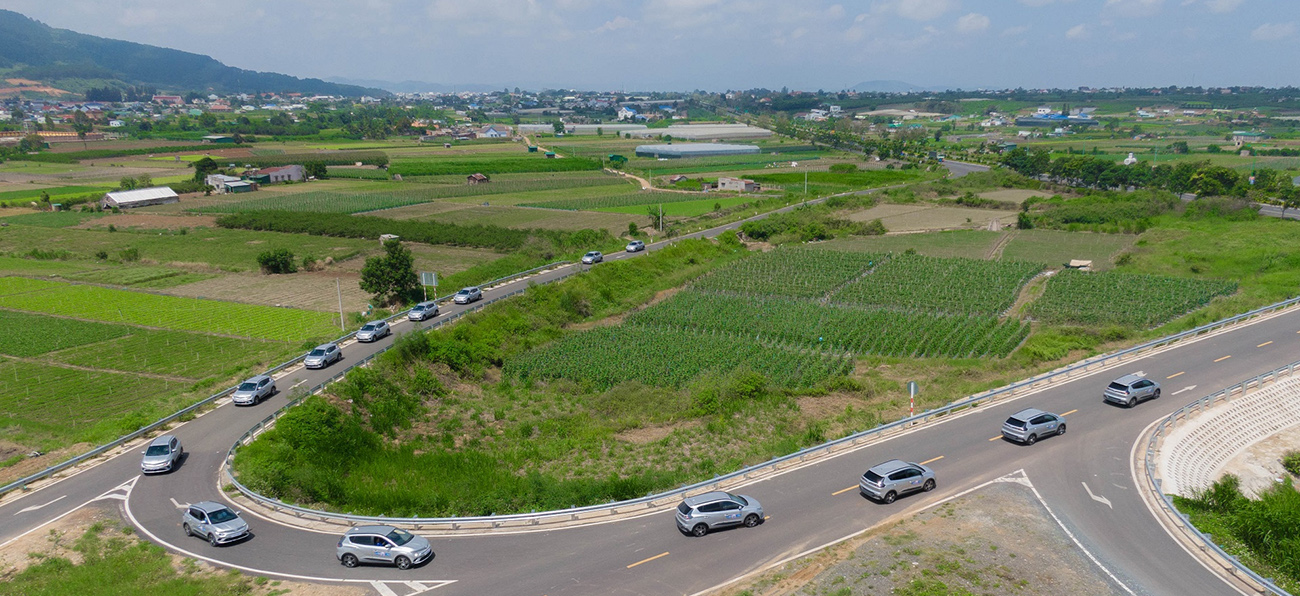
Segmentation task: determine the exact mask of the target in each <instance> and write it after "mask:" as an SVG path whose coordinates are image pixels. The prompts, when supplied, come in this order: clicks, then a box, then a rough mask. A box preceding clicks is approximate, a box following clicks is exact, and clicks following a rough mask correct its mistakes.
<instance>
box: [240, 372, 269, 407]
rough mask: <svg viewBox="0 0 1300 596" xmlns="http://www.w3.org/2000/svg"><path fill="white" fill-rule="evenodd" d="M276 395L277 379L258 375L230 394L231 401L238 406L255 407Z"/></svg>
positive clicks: (241, 384)
mask: <svg viewBox="0 0 1300 596" xmlns="http://www.w3.org/2000/svg"><path fill="white" fill-rule="evenodd" d="M272 395H275V379H272V378H271V377H269V376H267V375H257V376H256V377H253V378H251V379H249V380H247V381H244V382H243V383H240V384H239V387H236V388H235V392H234V393H232V394H230V401H233V402H235V405H237V406H255V405H257V404H258V403H259V402H261V401H262V400H264V399H266V398H268V397H271V396H272Z"/></svg>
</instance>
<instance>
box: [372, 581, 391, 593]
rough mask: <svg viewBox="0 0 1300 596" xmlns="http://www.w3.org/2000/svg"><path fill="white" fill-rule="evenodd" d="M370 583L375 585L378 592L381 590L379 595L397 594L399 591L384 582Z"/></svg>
mask: <svg viewBox="0 0 1300 596" xmlns="http://www.w3.org/2000/svg"><path fill="white" fill-rule="evenodd" d="M370 585H371V586H374V588H375V591H376V592H379V596H397V592H394V591H393V589H392V588H390V587H388V584H386V583H384V582H370Z"/></svg>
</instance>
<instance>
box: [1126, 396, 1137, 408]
mask: <svg viewBox="0 0 1300 596" xmlns="http://www.w3.org/2000/svg"><path fill="white" fill-rule="evenodd" d="M1136 405H1138V400H1137V398H1136V397H1130V398H1128V407H1130V408H1131V407H1133V406H1136Z"/></svg>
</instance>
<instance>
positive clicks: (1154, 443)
mask: <svg viewBox="0 0 1300 596" xmlns="http://www.w3.org/2000/svg"><path fill="white" fill-rule="evenodd" d="M1298 370H1300V361H1296V362H1292V363H1291V364H1288V365H1286V366H1284V367H1282V368H1279V369H1277V370H1271V371H1269V372H1266V373H1264V374H1262V375H1257V376H1254V377H1251V378H1249V379H1246V380H1245V381H1242V382H1240V383H1237V384H1236V385H1233V386H1231V387H1227V388H1225V389H1221V390H1219V391H1216V392H1214V393H1211V394H1210V395H1207V396H1205V397H1203V398H1201V399H1198V400H1196V401H1194V402H1192V403H1190V404H1187V405H1185V406H1183V407H1181V408H1179V409H1178V410H1177V411H1175V412H1174V413H1172V414H1170V415H1169V416H1168V417H1166V418H1165V419H1164V420H1161V421H1160V423H1159V424H1157V425H1156V427H1155V429H1154V430H1153V431H1152V432H1151V438H1150V439H1148V440H1147V450H1146V455H1145V456H1144V457H1145V460H1144V461H1145V464H1146V472H1147V474H1146V476H1147V483H1148V485H1149V486H1148V488H1149V489H1150V490H1151V491H1152V492H1154V493H1155V494H1156V496H1158V497H1160V507H1161V508H1162V509H1164V510H1165V514H1166V515H1168V516H1169V517H1170V518H1171V519H1174V520H1177V521H1178V523H1177V524H1175V525H1177V526H1178V529H1179V530H1181V531H1182V533H1183V535H1184V536H1186V537H1188V538H1190V539H1191V540H1192V541H1193V542H1195V543H1196V544H1197V546H1198V547H1199V548H1200V549H1201V552H1206V551H1210V552H1213V553H1214V554H1215V555H1217V557H1218V558H1219V559H1220V561H1222V562H1223V564H1224V567H1225V568H1226V569H1227V570H1228V571H1229V572H1231V573H1232V574H1233V575H1237V576H1241V575H1244V576H1246V577H1248V578H1250V579H1251V580H1252V581H1254V582H1255V583H1257V584H1259V585H1260V586H1261V587H1262V589H1260V592H1261V593H1262V592H1263V591H1264V590H1268V591H1269V592H1272V593H1273V594H1275V595H1277V596H1291V594H1290V592H1287V591H1286V590H1284V589H1282V588H1281V587H1279V586H1278V585H1277V584H1275V583H1273V581H1272V580H1270V579H1267V578H1265V577H1263V576H1261V575H1259V574H1258V573H1255V572H1254V571H1252V570H1251V569H1250V568H1248V567H1246V566H1245V565H1242V564H1241V562H1240V561H1238V560H1237V557H1234V556H1232V555H1230V554H1228V553H1227V552H1225V551H1224V550H1223V549H1222V548H1220V547H1219V545H1217V544H1215V543H1214V540H1212V539H1211V538H1210V536H1209V535H1207V534H1205V533H1203V532H1201V531H1200V530H1199V529H1197V528H1196V527H1195V526H1193V525H1192V524H1191V523H1190V522H1188V521H1187V516H1186V515H1183V514H1182V513H1181V512H1179V511H1178V509H1177V508H1176V507H1174V500H1173V499H1172V498H1171V497H1170V496H1169V495H1166V494H1165V493H1164V492H1163V491H1161V489H1160V486H1161V484H1162V479H1161V478H1159V477H1157V474H1156V465H1155V455H1156V451H1157V449H1158V447H1159V446H1160V443H1161V442H1163V441H1164V437H1165V432H1166V431H1168V430H1170V429H1172V428H1174V427H1175V426H1178V424H1180V423H1182V422H1186V421H1187V420H1189V419H1191V418H1192V416H1194V415H1196V414H1199V413H1201V412H1204V411H1205V410H1208V409H1209V408H1211V407H1213V406H1215V405H1217V404H1219V403H1220V402H1228V401H1231V400H1232V399H1233V396H1237V397H1244V396H1245V395H1246V392H1247V391H1248V390H1250V389H1258V388H1260V387H1263V385H1264V383H1276V382H1277V381H1278V380H1280V379H1282V378H1283V377H1290V376H1293V375H1295V374H1296V372H1297V371H1298Z"/></svg>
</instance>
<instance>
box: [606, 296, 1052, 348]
mask: <svg viewBox="0 0 1300 596" xmlns="http://www.w3.org/2000/svg"><path fill="white" fill-rule="evenodd" d="M628 322H629V323H630V324H632V325H644V326H668V327H673V328H678V329H687V330H692V331H696V332H700V333H715V332H716V333H726V334H731V335H736V336H742V337H750V338H752V339H753V340H754V341H755V342H759V343H762V342H772V341H775V342H780V343H782V344H788V345H797V346H801V347H805V348H809V349H830V350H834V351H843V352H852V353H854V354H857V355H868V354H875V355H883V356H903V357H908V356H914V357H948V358H969V357H981V356H998V357H1002V356H1006V355H1007V354H1009V353H1011V351H1012V350H1013V349H1015V347H1016V346H1017V345H1019V344H1020V342H1021V340H1023V339H1024V338H1025V336H1026V335H1028V333H1029V326H1028V325H1023V324H1021V323H1020V322H1019V321H1011V322H1005V323H999V321H998V319H997V318H996V317H991V316H970V317H967V316H942V315H932V314H928V313H919V312H907V311H896V310H885V309H862V308H851V307H841V306H824V305H821V304H818V303H816V302H810V301H803V300H791V299H785V298H775V297H753V296H726V295H720V294H705V293H701V292H694V291H685V292H681V293H678V294H677V295H676V296H674V297H673V298H672V299H670V300H668V301H666V302H663V303H660V304H658V305H655V306H653V307H651V308H648V309H646V310H643V311H641V312H638V313H636V314H635V315H633V316H632V317H630V318H629V319H628Z"/></svg>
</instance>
